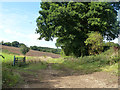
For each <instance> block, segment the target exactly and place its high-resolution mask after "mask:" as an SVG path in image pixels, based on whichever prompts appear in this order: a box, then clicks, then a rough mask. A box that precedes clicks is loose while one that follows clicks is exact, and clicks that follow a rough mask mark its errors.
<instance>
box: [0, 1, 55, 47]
mask: <svg viewBox="0 0 120 90" xmlns="http://www.w3.org/2000/svg"><path fill="white" fill-rule="evenodd" d="M39 10H40V2H4V3H3V2H2V3H0V41H2V40H3V41H5V42H8V41H9V42H12V41H15V40H16V41H19V42H21V43H25V44H26V45H27V46H32V45H37V46H43V47H51V48H56V46H55V42H56V39H55V40H54V41H49V42H48V41H45V40H37V38H38V37H39V34H35V29H36V18H37V17H38V16H39V13H38V12H39ZM1 21H2V22H1Z"/></svg>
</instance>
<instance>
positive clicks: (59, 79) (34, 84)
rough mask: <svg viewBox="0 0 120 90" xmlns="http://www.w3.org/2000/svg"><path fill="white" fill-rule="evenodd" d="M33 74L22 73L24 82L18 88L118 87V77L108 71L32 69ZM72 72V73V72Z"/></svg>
mask: <svg viewBox="0 0 120 90" xmlns="http://www.w3.org/2000/svg"><path fill="white" fill-rule="evenodd" d="M33 72H34V75H31V74H28V73H22V74H21V75H22V76H23V78H24V81H25V84H21V85H17V86H16V87H19V88H118V77H117V76H115V75H112V74H110V73H108V72H94V73H91V74H81V72H74V71H71V70H67V69H66V70H53V69H51V68H50V67H49V68H47V69H45V70H37V71H33ZM73 72H74V73H73Z"/></svg>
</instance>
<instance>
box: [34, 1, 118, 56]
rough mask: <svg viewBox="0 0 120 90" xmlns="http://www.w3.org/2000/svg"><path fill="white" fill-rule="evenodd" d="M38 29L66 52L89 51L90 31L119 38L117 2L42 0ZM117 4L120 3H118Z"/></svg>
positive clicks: (46, 38) (82, 53)
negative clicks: (58, 0)
mask: <svg viewBox="0 0 120 90" xmlns="http://www.w3.org/2000/svg"><path fill="white" fill-rule="evenodd" d="M40 4H41V9H42V10H40V11H39V13H40V16H39V17H38V18H37V21H36V22H37V29H36V32H37V33H39V34H40V38H39V39H42V38H44V39H45V40H47V41H49V40H53V39H54V38H55V37H57V38H58V39H57V43H56V45H57V46H60V47H62V49H63V51H64V52H65V54H66V55H70V54H74V55H75V56H81V55H85V54H87V53H86V52H87V46H86V45H85V43H84V41H85V40H86V39H87V37H88V36H87V33H89V32H91V31H98V32H100V33H101V35H102V36H104V37H107V40H113V39H115V38H116V37H118V22H117V11H116V8H115V5H117V4H116V3H113V4H112V3H108V2H84V3H83V2H42V3H40ZM116 7H117V6H116Z"/></svg>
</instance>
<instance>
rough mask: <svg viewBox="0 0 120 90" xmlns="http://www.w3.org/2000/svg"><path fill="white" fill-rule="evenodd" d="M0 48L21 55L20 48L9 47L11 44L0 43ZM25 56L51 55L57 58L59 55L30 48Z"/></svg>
mask: <svg viewBox="0 0 120 90" xmlns="http://www.w3.org/2000/svg"><path fill="white" fill-rule="evenodd" d="M2 49H3V50H8V51H9V52H13V53H16V54H19V55H21V53H20V49H19V48H16V47H11V46H4V45H2ZM26 56H35V57H40V56H49V57H52V58H59V57H60V55H58V54H53V53H47V52H40V51H34V50H30V51H29V52H28V53H27V54H26Z"/></svg>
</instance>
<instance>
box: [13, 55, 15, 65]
mask: <svg viewBox="0 0 120 90" xmlns="http://www.w3.org/2000/svg"><path fill="white" fill-rule="evenodd" d="M13 66H15V56H14V60H13Z"/></svg>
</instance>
